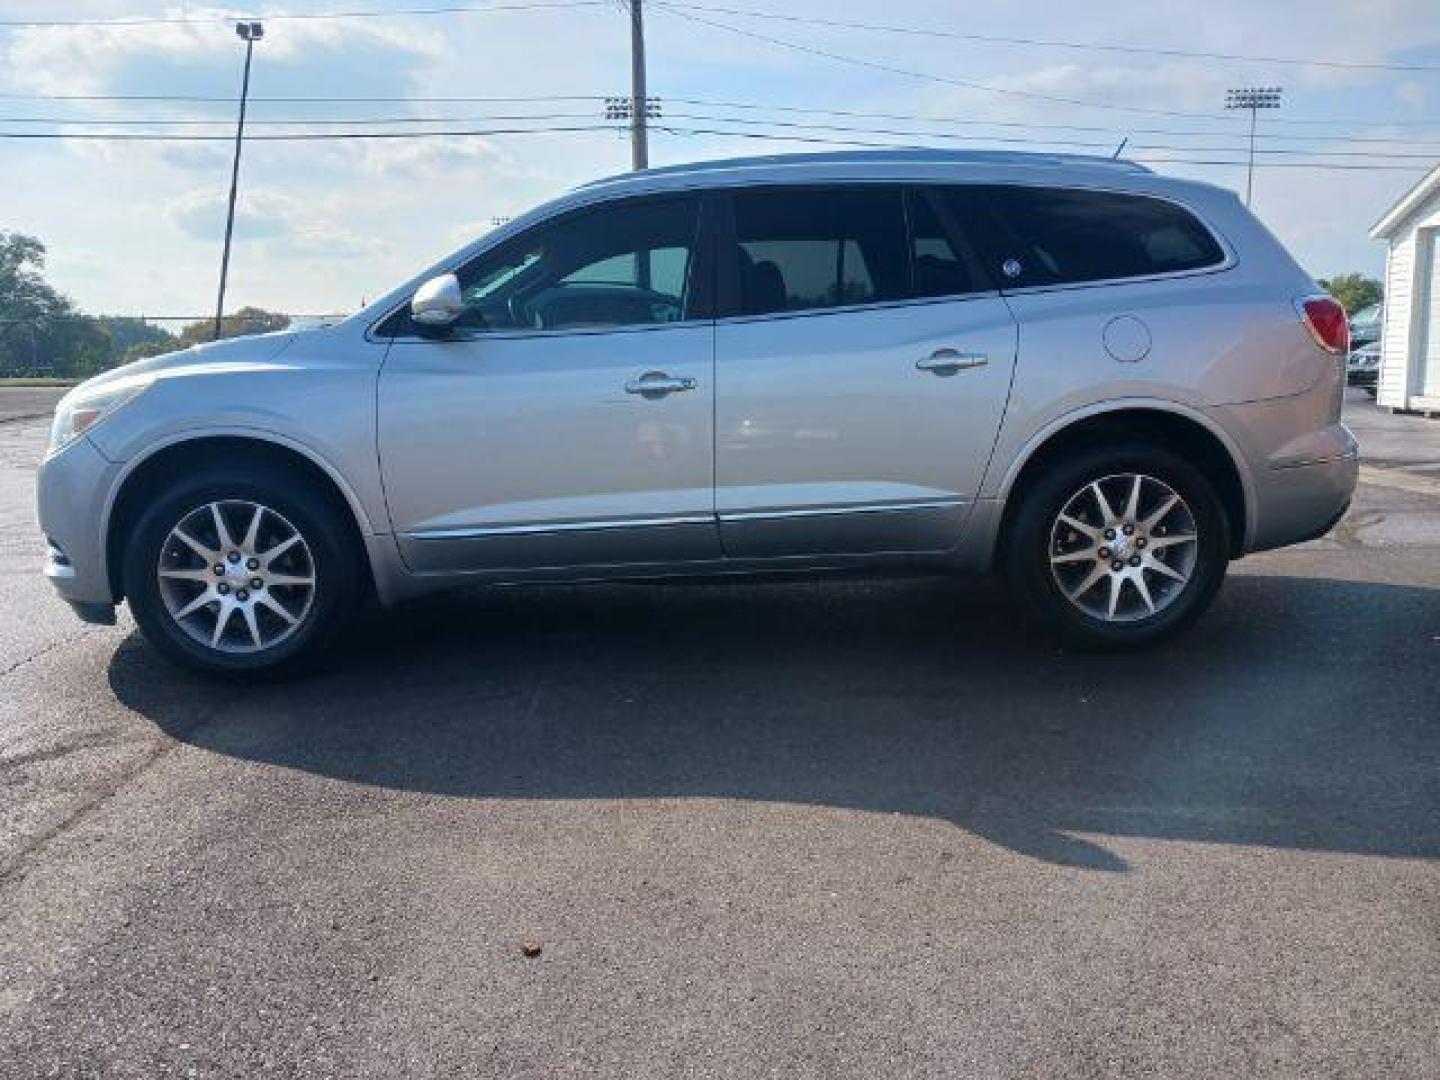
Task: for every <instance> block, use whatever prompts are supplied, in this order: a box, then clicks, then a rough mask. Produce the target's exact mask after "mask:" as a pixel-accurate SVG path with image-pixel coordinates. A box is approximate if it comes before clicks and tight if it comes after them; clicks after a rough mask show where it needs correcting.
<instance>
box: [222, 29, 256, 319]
mask: <svg viewBox="0 0 1440 1080" xmlns="http://www.w3.org/2000/svg"><path fill="white" fill-rule="evenodd" d="M235 35H236V36H237V37H238V38H239V39H240V40H241V41H243V42H245V74H244V76H243V77H242V78H241V80H240V119H239V120H238V121H237V122H236V124H235V160H234V162H233V164H232V165H231V166H230V205H229V208H228V209H227V210H226V212H225V250H224V252H223V253H222V254H221V256H220V295H219V296H218V297H217V298H216V300H215V335H214V336H215V340H216V341H219V340H220V330H221V322H222V320H223V319H224V316H225V278H226V276H227V275H228V274H229V271H230V234H231V233H233V232H234V231H235V191H236V188H237V186H238V185H239V183H240V146H241V144H242V142H243V141H244V138H245V102H246V100H247V99H248V98H249V96H250V56H251V54H252V53H253V52H254V51H255V42H257V41H259V40H260V39H261V38H262V37H264V36H265V27H263V26H262V25H260V23H258V22H237V23H236V24H235Z"/></svg>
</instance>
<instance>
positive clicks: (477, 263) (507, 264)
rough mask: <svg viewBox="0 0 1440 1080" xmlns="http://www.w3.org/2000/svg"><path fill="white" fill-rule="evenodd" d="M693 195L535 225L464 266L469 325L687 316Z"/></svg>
mask: <svg viewBox="0 0 1440 1080" xmlns="http://www.w3.org/2000/svg"><path fill="white" fill-rule="evenodd" d="M698 220H699V207H698V204H697V203H695V202H694V201H692V200H688V199H684V200H665V201H657V202H634V203H621V204H618V205H615V206H605V207H600V208H598V209H595V210H589V211H582V212H580V213H577V214H572V215H570V216H568V217H565V218H562V219H561V220H559V221H557V222H554V223H551V224H545V225H540V226H537V227H536V228H535V229H533V230H531V231H530V232H527V233H524V234H522V235H521V236H519V237H516V238H515V239H514V240H511V241H509V242H507V243H505V244H503V245H501V246H500V247H499V248H498V249H496V250H494V251H489V252H486V253H485V254H484V255H481V256H480V257H479V258H477V259H475V260H473V261H472V262H471V263H470V264H469V265H467V266H466V267H464V268H463V269H462V270H460V272H459V274H458V276H459V278H460V291H461V293H462V294H463V296H464V298H465V313H464V315H462V316H461V317H460V320H459V322H458V323H457V325H458V326H460V327H468V328H470V329H472V330H573V329H581V328H587V327H608V326H636V325H643V324H647V323H666V322H676V321H679V320H681V319H685V318H689V317H691V308H692V306H693V303H694V295H693V294H694V289H693V278H694V277H695V273H694V267H695V252H696V243H697V239H696V237H697V228H698Z"/></svg>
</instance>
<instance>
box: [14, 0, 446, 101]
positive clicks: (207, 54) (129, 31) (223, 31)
mask: <svg viewBox="0 0 1440 1080" xmlns="http://www.w3.org/2000/svg"><path fill="white" fill-rule="evenodd" d="M157 14H159V13H157ZM164 14H167V15H176V16H178V15H183V16H185V17H186V18H187V19H191V20H197V21H191V22H186V23H170V24H160V25H149V26H142V27H136V26H116V27H105V26H85V27H29V28H24V29H20V30H17V31H15V32H14V33H13V34H12V35H11V42H10V47H9V49H8V50H7V61H8V70H9V81H10V83H11V84H12V85H13V86H14V87H15V88H16V89H22V90H29V91H33V92H35V93H42V94H113V93H124V92H126V91H127V90H129V89H131V88H132V87H135V86H143V87H144V88H145V90H144V92H147V93H164V92H166V91H165V90H163V89H157V87H161V86H164V85H166V84H171V85H173V86H175V88H176V89H175V92H183V91H181V90H180V89H179V88H180V87H182V86H183V87H186V88H189V90H190V92H200V91H197V90H196V89H195V88H196V87H197V86H204V87H206V88H207V89H209V90H211V91H212V92H213V91H214V90H217V89H219V87H218V86H217V84H218V83H222V82H223V84H224V85H225V92H230V91H232V90H233V87H231V86H230V85H229V84H231V83H232V82H234V80H235V77H236V75H237V74H238V70H237V69H238V66H239V57H240V45H239V42H238V40H237V38H236V36H235V33H234V30H233V25H234V19H235V15H234V13H232V12H230V11H227V10H226V9H224V8H170V9H167V10H166V11H165V12H164ZM444 49H445V45H444V38H443V37H442V36H441V35H439V34H437V33H435V32H433V31H429V30H418V29H416V28H414V26H413V25H412V24H407V23H403V22H401V23H392V22H390V21H388V20H379V19H376V20H360V19H334V20H323V19H317V20H294V21H285V22H284V23H283V24H277V26H272V28H271V32H270V33H269V34H267V36H266V37H265V38H264V39H263V40H262V41H261V42H260V43H259V44H258V45H257V46H256V54H255V55H256V59H255V65H254V67H255V71H254V76H253V78H254V82H255V89H257V90H259V89H260V86H261V84H263V83H264V82H266V81H270V82H276V81H288V79H287V76H289V75H291V74H293V73H294V72H295V71H308V72H310V73H311V74H310V80H311V83H312V86H313V81H314V72H315V70H316V68H317V66H321V67H325V68H331V69H333V68H334V67H336V66H337V65H338V66H339V67H341V68H342V69H349V68H351V67H352V66H358V67H360V68H361V69H362V70H364V71H365V72H366V73H367V74H369V75H370V76H371V79H372V81H377V80H378V81H389V80H388V79H387V75H391V76H393V75H395V74H399V75H400V76H401V77H402V78H404V77H407V76H408V75H409V73H410V72H411V70H412V68H413V65H414V64H415V63H416V62H417V61H421V60H426V59H433V58H435V57H437V56H439V55H440V54H441V53H443V52H444ZM377 56H383V57H384V58H385V60H384V63H383V64H376V63H375V58H376V57H377ZM267 69H268V70H267ZM312 92H314V91H313V89H312Z"/></svg>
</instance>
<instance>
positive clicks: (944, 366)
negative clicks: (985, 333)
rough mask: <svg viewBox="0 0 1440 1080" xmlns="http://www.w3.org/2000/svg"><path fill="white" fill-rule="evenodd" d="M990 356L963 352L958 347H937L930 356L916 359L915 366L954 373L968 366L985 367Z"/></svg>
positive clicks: (921, 368) (937, 372)
mask: <svg viewBox="0 0 1440 1080" xmlns="http://www.w3.org/2000/svg"><path fill="white" fill-rule="evenodd" d="M989 362H990V358H989V357H988V356H986V355H985V354H984V353H976V352H968V353H962V352H960V351H958V350H956V349H936V350H935V351H934V352H933V353H931V354H930V355H929V356H927V357H924V358H923V359H920V360H916V361H915V366H916V367H917V368H919V369H920V370H921V371H933V372H934V373H935V374H936V375H954V374H955V372H957V371H964V370H965V369H966V368H977V367H984V366H985V365H986V364H988V363H989Z"/></svg>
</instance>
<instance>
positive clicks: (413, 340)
mask: <svg viewBox="0 0 1440 1080" xmlns="http://www.w3.org/2000/svg"><path fill="white" fill-rule="evenodd" d="M386 318H389V316H386ZM714 322H715V320H714V319H677V320H676V321H675V322H667V323H631V324H629V325H626V326H572V327H567V328H565V329H563V330H467V331H464V332H461V333H456V334H450V335H447V336H446V337H434V338H427V337H425V336H423V335H421V334H415V335H413V336H412V335H409V334H407V335H405V336H404V337H393V338H377V339H376V340H377V341H379V342H382V343H389V344H392V345H416V344H421V343H423V344H426V345H461V344H465V343H467V342H474V341H517V340H525V339H528V338H562V337H595V336H597V335H600V334H650V333H655V332H656V331H662V330H669V329H672V328H674V327H678V326H688V327H694V326H711V325H713V324H714Z"/></svg>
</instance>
